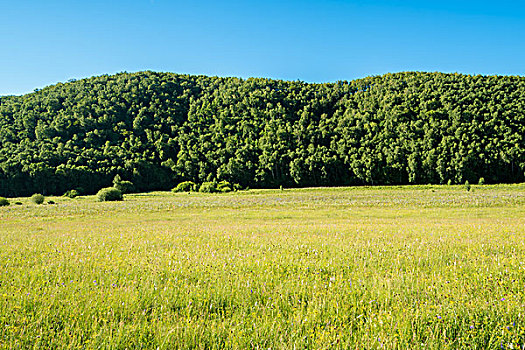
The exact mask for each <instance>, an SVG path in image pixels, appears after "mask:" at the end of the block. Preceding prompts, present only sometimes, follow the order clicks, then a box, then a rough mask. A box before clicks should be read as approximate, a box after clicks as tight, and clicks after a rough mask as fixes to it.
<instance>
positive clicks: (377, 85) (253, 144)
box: [0, 71, 525, 197]
mask: <svg viewBox="0 0 525 350" xmlns="http://www.w3.org/2000/svg"><path fill="white" fill-rule="evenodd" d="M116 175H119V177H120V178H121V179H123V180H126V181H131V182H132V183H133V184H134V187H135V190H136V191H140V192H142V191H151V190H166V189H171V188H173V187H175V186H176V185H177V184H178V183H179V182H182V181H193V182H195V183H203V182H207V181H216V182H219V181H228V182H231V183H235V184H239V185H240V186H242V187H250V188H278V187H280V186H283V187H307V186H343V185H390V184H392V185H394V184H427V183H432V184H440V183H443V184H446V183H449V184H450V183H452V184H459V183H465V181H469V182H470V183H478V181H480V179H482V180H484V181H486V182H487V183H513V182H523V181H525V77H520V76H471V75H462V74H445V73H424V72H403V73H393V74H386V75H382V76H373V77H368V78H364V79H359V80H354V81H338V82H336V83H324V84H313V83H305V82H301V81H281V80H270V79H263V78H250V79H240V78H222V77H208V76H194V75H181V74H174V73H159V72H151V71H146V72H138V73H119V74H116V75H103V76H98V77H92V78H87V79H81V80H71V81H69V82H67V83H59V84H56V85H53V86H49V87H46V88H43V89H41V90H35V91H34V92H33V93H30V94H26V95H23V96H3V97H1V98H0V196H7V197H15V196H27V195H31V194H33V193H42V194H45V195H50V194H57V195H59V194H63V193H64V192H66V191H68V190H71V189H81V191H82V192H83V193H84V194H91V193H95V192H96V191H98V190H99V189H100V188H102V187H106V186H109V185H111V183H112V181H113V179H114V177H115V176H116Z"/></svg>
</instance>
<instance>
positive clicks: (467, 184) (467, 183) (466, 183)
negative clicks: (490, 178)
mask: <svg viewBox="0 0 525 350" xmlns="http://www.w3.org/2000/svg"><path fill="white" fill-rule="evenodd" d="M465 189H466V190H467V191H470V183H469V182H468V180H467V181H465Z"/></svg>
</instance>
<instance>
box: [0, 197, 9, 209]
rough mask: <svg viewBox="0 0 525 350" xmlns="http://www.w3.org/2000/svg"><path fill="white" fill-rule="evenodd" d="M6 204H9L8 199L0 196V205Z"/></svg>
mask: <svg viewBox="0 0 525 350" xmlns="http://www.w3.org/2000/svg"><path fill="white" fill-rule="evenodd" d="M8 205H9V201H8V200H7V199H6V198H4V197H0V207H5V206H8Z"/></svg>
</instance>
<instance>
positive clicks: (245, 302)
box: [0, 184, 525, 349]
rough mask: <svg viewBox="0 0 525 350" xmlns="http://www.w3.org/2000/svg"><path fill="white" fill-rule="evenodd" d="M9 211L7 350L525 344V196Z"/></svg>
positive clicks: (151, 200)
mask: <svg viewBox="0 0 525 350" xmlns="http://www.w3.org/2000/svg"><path fill="white" fill-rule="evenodd" d="M47 199H48V200H53V201H55V202H56V203H57V204H55V205H40V206H37V205H34V204H32V203H31V202H30V200H29V198H13V199H10V201H11V202H12V203H14V202H17V201H20V202H22V203H23V204H22V205H11V206H8V207H1V208H0V348H6V349H16V348H45V349H48V348H53V349H77V348H78V349H125V348H128V349H134V348H151V349H157V348H159V349H175V348H198V349H201V348H202V349H222V348H254V349H257V348H259V349H263V348H264V349H268V348H272V349H293V348H296V349H303V348H310V349H327V348H342V349H349V348H350V349H363V348H364V349H374V348H386V349H407V348H410V349H429V348H430V349H461V348H464V349H490V348H498V349H499V348H502V347H503V348H508V349H510V348H514V349H517V348H522V347H523V346H524V344H525V311H524V310H525V185H523V184H521V185H499V186H488V185H485V186H476V185H473V186H472V190H471V191H470V192H467V191H466V190H465V189H464V186H411V187H408V186H405V187H368V188H365V187H361V188H359V187H353V188H329V189H300V190H285V191H279V190H257V191H255V190H252V191H247V192H237V193H231V194H202V193H191V194H187V193H169V192H154V193H146V194H136V195H126V196H125V200H124V201H123V202H96V198H95V197H94V196H93V197H79V198H75V199H70V198H64V197H49V198H47Z"/></svg>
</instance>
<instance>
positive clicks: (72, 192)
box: [63, 190, 80, 198]
mask: <svg viewBox="0 0 525 350" xmlns="http://www.w3.org/2000/svg"><path fill="white" fill-rule="evenodd" d="M78 196H80V192H79V191H78V190H69V191H67V192H66V193H64V195H63V197H69V198H75V197H78Z"/></svg>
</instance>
